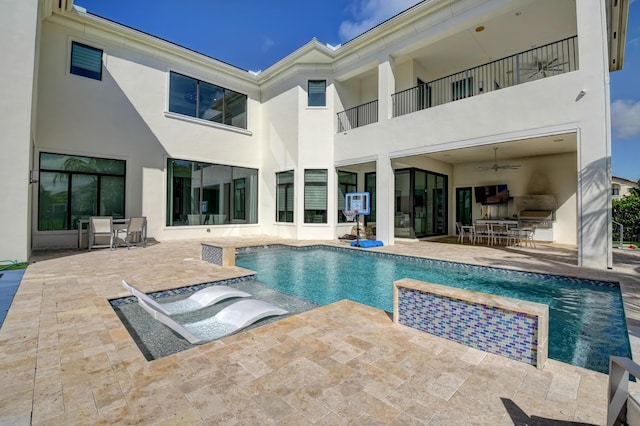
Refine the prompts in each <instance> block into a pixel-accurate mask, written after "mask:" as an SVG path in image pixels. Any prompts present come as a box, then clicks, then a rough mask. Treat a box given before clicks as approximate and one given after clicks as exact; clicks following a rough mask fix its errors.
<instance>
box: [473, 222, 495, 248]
mask: <svg viewBox="0 0 640 426" xmlns="http://www.w3.org/2000/svg"><path fill="white" fill-rule="evenodd" d="M475 234H476V235H475V241H478V242H480V241H482V239H483V238H484V239H485V240H486V242H487V245H488V246H489V245H491V244H492V242H493V241H492V240H493V236H492V235H491V225H490V224H488V223H476V224H475Z"/></svg>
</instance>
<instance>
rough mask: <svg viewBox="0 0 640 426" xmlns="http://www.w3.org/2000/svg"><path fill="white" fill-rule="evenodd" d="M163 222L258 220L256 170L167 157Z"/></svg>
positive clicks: (212, 223)
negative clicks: (164, 216) (165, 208)
mask: <svg viewBox="0 0 640 426" xmlns="http://www.w3.org/2000/svg"><path fill="white" fill-rule="evenodd" d="M167 179H168V181H167V226H184V225H222V224H225V223H258V171H257V170H256V169H247V168H243V167H232V166H222V165H217V164H208V163H199V162H194V161H186V160H176V159H169V160H168V164H167Z"/></svg>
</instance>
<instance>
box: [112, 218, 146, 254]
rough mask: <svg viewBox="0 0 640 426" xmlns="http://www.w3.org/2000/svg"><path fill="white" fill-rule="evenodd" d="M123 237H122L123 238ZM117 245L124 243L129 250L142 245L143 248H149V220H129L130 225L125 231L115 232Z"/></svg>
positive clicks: (117, 230)
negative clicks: (120, 242)
mask: <svg viewBox="0 0 640 426" xmlns="http://www.w3.org/2000/svg"><path fill="white" fill-rule="evenodd" d="M121 235H122V237H121ZM115 237H116V245H117V244H118V242H119V241H122V242H124V243H125V244H126V245H127V248H129V249H130V248H131V247H132V246H137V245H140V244H142V247H146V246H147V218H146V217H132V218H131V219H129V223H128V224H127V227H126V228H125V229H116V230H115Z"/></svg>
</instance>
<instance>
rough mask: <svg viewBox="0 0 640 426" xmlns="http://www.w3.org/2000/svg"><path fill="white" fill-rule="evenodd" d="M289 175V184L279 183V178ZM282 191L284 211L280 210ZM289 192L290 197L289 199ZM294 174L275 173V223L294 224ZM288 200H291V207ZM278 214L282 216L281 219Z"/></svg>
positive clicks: (288, 171) (291, 171) (285, 172)
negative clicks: (282, 193) (281, 192)
mask: <svg viewBox="0 0 640 426" xmlns="http://www.w3.org/2000/svg"><path fill="white" fill-rule="evenodd" d="M284 175H291V182H280V177H281V176H284ZM281 189H283V190H284V196H283V199H284V209H283V210H280V202H279V200H280V190H281ZM289 192H291V197H289ZM295 195H296V193H295V172H294V171H293V170H287V171H284V172H278V173H276V222H277V223H294V222H295V204H296V203H295ZM289 198H291V206H289ZM280 213H283V214H284V218H281V216H280Z"/></svg>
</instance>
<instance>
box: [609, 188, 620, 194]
mask: <svg viewBox="0 0 640 426" xmlns="http://www.w3.org/2000/svg"><path fill="white" fill-rule="evenodd" d="M611 195H620V187H618V186H614V187H613V188H611Z"/></svg>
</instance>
